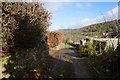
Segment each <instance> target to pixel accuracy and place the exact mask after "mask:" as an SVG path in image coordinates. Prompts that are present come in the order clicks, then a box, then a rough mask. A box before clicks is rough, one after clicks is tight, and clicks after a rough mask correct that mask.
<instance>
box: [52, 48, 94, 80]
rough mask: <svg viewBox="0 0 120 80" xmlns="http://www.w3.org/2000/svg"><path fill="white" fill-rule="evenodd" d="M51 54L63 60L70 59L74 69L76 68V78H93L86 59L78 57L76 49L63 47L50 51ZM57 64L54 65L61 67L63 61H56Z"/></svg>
mask: <svg viewBox="0 0 120 80" xmlns="http://www.w3.org/2000/svg"><path fill="white" fill-rule="evenodd" d="M50 55H51V56H52V57H54V58H56V57H57V58H58V60H61V61H63V62H64V61H69V62H71V63H72V66H73V70H74V72H73V73H74V78H92V76H91V75H90V73H89V71H88V68H87V66H86V64H85V63H84V61H82V60H81V59H80V58H78V57H77V56H78V55H77V53H76V51H75V50H74V49H62V50H56V51H50ZM55 64H57V65H56V66H53V70H55V69H54V68H57V70H58V69H60V68H62V62H61V63H59V62H56V61H55V62H54V65H55Z"/></svg>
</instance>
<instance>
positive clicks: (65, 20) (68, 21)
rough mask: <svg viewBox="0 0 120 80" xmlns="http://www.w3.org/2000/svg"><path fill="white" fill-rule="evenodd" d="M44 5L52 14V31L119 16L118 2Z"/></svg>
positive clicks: (49, 3)
mask: <svg viewBox="0 0 120 80" xmlns="http://www.w3.org/2000/svg"><path fill="white" fill-rule="evenodd" d="M44 6H45V8H47V10H49V12H51V15H52V19H51V20H50V21H51V23H52V24H51V26H50V27H49V30H50V31H55V30H59V29H76V28H81V27H84V26H87V25H91V24H95V23H99V22H104V21H105V20H104V18H106V20H107V21H109V20H113V19H117V17H118V2H47V3H45V5H44Z"/></svg>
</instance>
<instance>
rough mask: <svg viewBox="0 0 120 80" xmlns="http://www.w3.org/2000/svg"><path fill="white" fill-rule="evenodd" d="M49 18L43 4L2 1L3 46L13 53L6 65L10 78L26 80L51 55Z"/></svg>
mask: <svg viewBox="0 0 120 80" xmlns="http://www.w3.org/2000/svg"><path fill="white" fill-rule="evenodd" d="M49 19H50V13H49V12H48V11H47V10H46V9H45V8H44V7H43V4H42V3H27V2H2V39H3V45H2V47H3V50H6V51H7V52H8V53H10V58H9V60H8V62H7V64H6V65H4V66H5V69H6V71H5V73H8V74H10V78H22V77H23V76H24V75H25V74H27V73H29V71H33V70H34V69H35V67H37V65H38V63H40V62H42V61H44V59H45V58H46V56H47V55H48V45H47V42H46V41H45V38H46V30H47V28H48V26H49Z"/></svg>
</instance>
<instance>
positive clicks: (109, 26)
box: [60, 20, 120, 41]
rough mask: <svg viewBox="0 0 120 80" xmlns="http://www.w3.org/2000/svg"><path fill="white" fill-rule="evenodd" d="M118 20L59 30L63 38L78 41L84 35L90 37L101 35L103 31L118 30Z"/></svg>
mask: <svg viewBox="0 0 120 80" xmlns="http://www.w3.org/2000/svg"><path fill="white" fill-rule="evenodd" d="M119 24H120V20H112V21H107V22H103V23H97V24H92V25H89V26H85V27H82V28H80V29H63V30H60V31H62V32H63V33H64V36H65V37H64V40H72V41H79V40H80V39H83V38H85V37H86V36H90V37H95V36H97V37H103V36H104V35H103V33H105V32H106V31H108V32H110V33H111V32H116V31H117V30H120V27H117V28H116V26H119Z"/></svg>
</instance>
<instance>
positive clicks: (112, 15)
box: [51, 6, 118, 30]
mask: <svg viewBox="0 0 120 80" xmlns="http://www.w3.org/2000/svg"><path fill="white" fill-rule="evenodd" d="M115 19H118V6H116V7H115V8H113V9H112V10H110V11H107V12H106V14H105V15H101V16H97V17H95V18H84V19H82V20H80V21H78V22H76V23H71V24H64V25H60V26H55V27H52V28H51V30H53V29H54V30H59V29H77V28H81V27H84V26H88V25H91V24H96V23H101V22H105V20H106V21H111V20H115Z"/></svg>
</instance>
